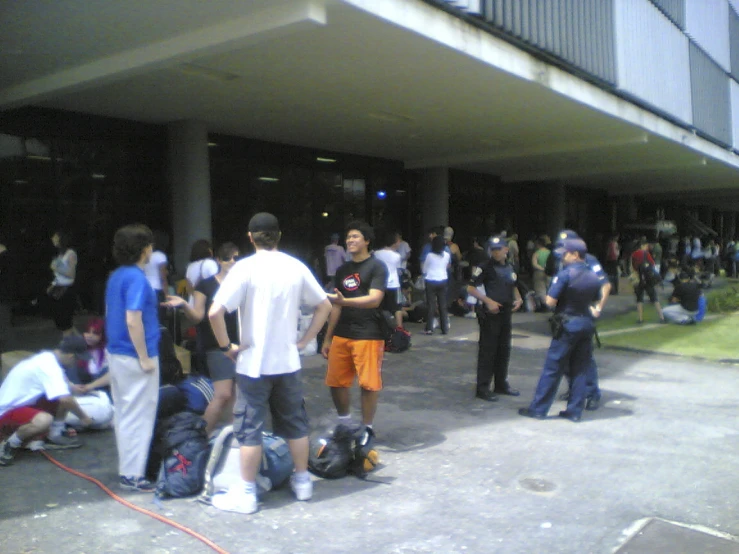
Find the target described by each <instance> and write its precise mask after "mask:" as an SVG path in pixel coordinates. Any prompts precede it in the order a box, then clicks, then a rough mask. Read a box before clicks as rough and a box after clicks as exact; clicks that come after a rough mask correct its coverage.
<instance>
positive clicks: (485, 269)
mask: <svg viewBox="0 0 739 554" xmlns="http://www.w3.org/2000/svg"><path fill="white" fill-rule="evenodd" d="M487 246H488V253H489V254H490V260H488V261H487V262H485V263H484V264H483V265H482V266H480V267H475V268H473V270H472V278H471V279H470V281H469V283H468V284H467V292H468V293H469V294H470V295H471V296H474V297H475V298H477V300H479V302H478V305H477V306H478V308H477V322H478V323H479V325H480V342H479V350H478V354H477V388H476V391H475V396H476V397H477V398H480V399H482V400H487V401H488V402H493V401H495V400H497V399H498V397H497V396H496V395H495V393H498V394H507V395H509V396H518V395H519V394H520V393H519V392H518V391H517V390H516V389H514V388H512V387H511V386H510V385H509V384H508V361H509V360H510V357H511V331H512V314H513V312H515V311H516V310H518V309H519V308H520V307H521V305H522V304H523V301H522V300H521V294H520V293H519V292H518V288H517V287H516V283H517V281H518V277H517V276H516V272H515V271H514V270H513V266H512V265H511V264H509V263H508V261H507V259H506V258H507V256H508V244H507V243H506V240H505V238H503V237H492V238H491V239H490V240H489V241H488V244H487ZM479 286H483V287H484V290H485V293H484V294H483V293H482V292H481V291H480V290H479V289H478V288H477V287H479ZM491 384H493V385H494V387H493V390H492V391H491V390H490V385H491Z"/></svg>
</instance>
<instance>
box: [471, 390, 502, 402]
mask: <svg viewBox="0 0 739 554" xmlns="http://www.w3.org/2000/svg"><path fill="white" fill-rule="evenodd" d="M475 398H479V399H480V400H485V401H487V402H497V401H498V397H497V396H495V395H494V394H493V393H492V392H490V391H489V390H485V391H477V393H476V394H475Z"/></svg>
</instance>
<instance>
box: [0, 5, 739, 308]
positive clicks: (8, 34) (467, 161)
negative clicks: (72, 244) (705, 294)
mask: <svg viewBox="0 0 739 554" xmlns="http://www.w3.org/2000/svg"><path fill="white" fill-rule="evenodd" d="M737 10H739V6H738V5H737V2H736V0H592V1H588V2H573V1H570V0H547V1H544V0H480V1H474V0H466V1H463V0H458V1H445V0H425V1H424V0H271V1H267V0H253V1H251V2H248V3H245V2H239V1H236V0H233V1H232V0H224V1H222V2H218V3H217V4H213V3H207V5H206V3H201V2H197V1H196V0H183V1H182V2H180V3H179V4H178V7H177V10H176V11H175V10H173V9H172V8H171V7H169V6H168V5H166V4H161V3H151V2H144V1H143V0H133V1H132V2H127V3H122V2H121V3H116V2H112V3H107V4H105V5H97V4H95V5H92V4H90V3H89V2H84V1H83V0H68V1H66V2H60V3H55V4H52V5H49V4H48V3H44V2H40V1H35V0H29V1H28V2H22V3H13V4H12V5H10V6H8V7H7V8H4V10H3V12H2V14H1V15H0V17H2V24H3V29H4V33H3V37H2V38H1V39H0V47H2V51H3V56H2V57H0V74H1V75H2V76H3V77H4V78H3V79H2V83H3V84H2V85H0V110H2V111H0V170H1V173H0V193H1V197H2V199H3V201H2V205H0V216H1V217H2V226H3V228H4V229H5V233H6V234H8V235H10V240H11V242H14V243H15V244H16V245H17V250H19V251H20V252H22V256H23V265H24V268H25V270H27V271H28V272H29V279H27V280H24V285H23V286H24V287H26V288H27V289H28V290H24V291H22V296H28V297H30V296H32V295H33V294H34V290H35V289H36V288H38V284H37V282H43V281H45V280H46V279H47V277H48V275H46V273H47V267H48V257H49V255H50V253H49V242H48V237H49V235H50V233H51V232H53V229H55V228H58V227H66V228H69V229H71V230H73V231H74V234H75V236H76V239H77V240H76V242H77V245H78V248H79V249H80V250H81V254H82V255H83V257H82V259H83V260H84V262H83V263H82V265H81V271H83V272H87V275H89V279H90V282H97V283H99V282H100V281H101V280H104V276H105V275H106V272H107V270H108V269H109V267H110V259H109V258H110V256H109V245H110V238H111V236H112V233H113V232H114V230H115V229H116V228H117V227H118V226H120V225H122V224H125V223H128V222H130V221H134V220H135V221H143V222H145V223H148V224H149V225H151V226H152V227H154V228H157V229H160V230H163V231H165V232H166V233H167V234H168V235H169V236H170V237H171V243H170V244H169V245H168V249H169V251H170V253H171V254H172V255H173V257H174V259H175V261H176V266H177V267H178V269H182V268H183V267H184V265H185V264H186V262H187V257H188V254H189V247H190V244H191V243H192V241H194V240H195V239H197V238H201V237H208V238H212V239H213V240H214V242H216V243H219V242H222V241H225V240H236V241H243V238H244V235H243V234H244V227H245V222H246V221H248V219H249V216H250V215H251V214H253V213H255V212H256V211H260V210H270V211H274V212H275V213H276V214H277V215H278V216H279V217H280V219H281V221H282V222H283V226H284V228H285V229H284V246H285V248H286V249H287V250H288V251H291V252H293V253H295V254H296V255H298V256H300V257H301V258H303V259H304V260H305V261H306V262H307V263H309V264H311V265H314V266H315V265H316V260H320V253H321V249H322V246H323V245H324V244H325V243H326V242H327V240H328V236H329V235H330V234H331V233H332V232H338V231H341V229H342V228H343V226H344V225H345V224H346V223H347V222H348V221H349V220H350V219H352V218H355V217H359V218H364V219H367V220H368V221H370V222H371V223H373V224H375V225H377V226H379V227H382V228H387V229H397V230H399V231H401V232H402V233H403V234H404V236H405V237H406V238H407V239H409V241H410V242H411V244H412V245H413V246H414V247H416V248H418V247H420V244H421V243H422V241H423V239H424V236H425V232H426V230H427V229H428V227H430V226H433V225H442V224H443V225H446V224H450V225H451V226H452V227H454V228H455V229H456V231H457V237H458V239H459V241H460V242H461V243H462V245H463V247H464V246H465V244H466V242H467V241H468V239H469V238H471V237H472V236H475V235H486V234H489V233H492V232H497V231H500V230H502V229H509V230H515V231H517V232H518V233H519V235H520V236H521V237H528V236H530V235H533V234H539V233H542V232H549V233H551V232H553V231H555V230H556V229H558V228H561V227H563V226H569V227H574V228H576V229H578V231H580V232H581V233H582V234H584V235H585V236H587V237H589V238H590V237H596V236H604V235H606V234H607V233H609V232H611V231H614V230H617V229H623V228H625V226H626V225H628V224H631V223H634V222H637V223H638V222H645V221H649V220H651V219H655V218H657V217H666V218H667V219H672V220H675V221H676V222H677V223H678V228H679V229H680V230H681V231H682V232H685V233H693V232H698V231H697V230H694V229H693V228H692V227H691V225H693V224H692V223H691V222H695V221H699V222H701V223H702V225H703V227H709V228H712V229H714V230H716V231H717V232H718V233H719V234H721V235H723V236H732V235H734V234H736V212H737V211H739V155H738V154H737V152H739V15H738V14H737V13H738V12H737ZM703 227H701V228H703Z"/></svg>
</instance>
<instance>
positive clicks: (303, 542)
mask: <svg viewBox="0 0 739 554" xmlns="http://www.w3.org/2000/svg"><path fill="white" fill-rule="evenodd" d="M619 298H624V300H623V301H622V303H623V308H624V309H626V307H627V303H628V304H629V305H631V306H633V304H631V302H633V300H632V297H631V296H630V295H629V296H628V299H627V297H626V296H623V297H616V301H615V302H613V303H612V304H611V310H617V309H618V308H619V306H618V304H619V300H618V299H619ZM515 325H516V329H515V331H514V333H515V335H517V337H516V339H515V342H516V343H518V345H517V346H516V347H515V348H514V352H513V356H512V360H511V368H510V375H511V376H510V382H511V384H512V385H513V386H514V387H516V388H519V389H521V391H522V395H521V397H519V398H512V397H502V398H501V399H500V400H499V401H498V402H495V403H487V402H483V401H480V400H476V399H474V397H473V394H474V374H475V357H476V344H475V342H474V340H475V331H476V322H475V321H474V320H467V319H461V318H454V319H453V320H452V328H451V332H450V334H449V335H448V336H446V337H442V336H441V335H434V336H423V335H422V334H420V330H421V327H420V326H419V325H414V326H411V331H413V333H414V334H413V347H412V349H411V350H410V351H408V352H406V353H403V354H388V355H387V356H386V361H385V366H384V370H383V375H384V379H385V390H384V391H383V393H382V396H381V402H380V407H379V410H378V415H377V419H376V426H375V427H376V430H377V438H378V450H379V451H380V454H381V462H382V466H381V468H380V469H378V470H377V471H376V472H375V473H373V474H372V475H371V477H370V479H368V480H367V481H360V480H358V479H356V478H353V477H347V478H345V479H341V480H337V481H321V480H319V481H317V482H316V484H315V494H314V498H313V500H312V501H310V502H307V503H298V502H295V501H294V500H293V499H292V497H291V495H290V493H289V491H287V490H278V491H273V492H270V493H268V494H267V495H265V497H264V498H263V505H262V509H261V511H260V512H259V513H258V514H256V515H253V516H242V515H238V514H229V513H223V512H219V511H217V510H215V509H214V508H211V507H205V506H202V505H200V504H198V503H195V502H192V501H189V500H174V501H167V502H164V503H163V506H162V507H161V508H160V507H158V506H157V505H155V504H153V503H152V497H151V495H132V494H125V495H124V497H125V498H127V499H128V500H130V501H132V502H135V503H136V504H138V505H141V506H144V507H146V508H149V509H152V510H154V511H156V512H158V513H160V514H163V515H166V516H167V517H170V518H171V519H173V520H175V521H177V522H179V523H181V524H184V525H186V526H188V527H191V528H193V529H195V530H197V531H198V532H201V533H203V534H204V535H206V536H207V537H209V538H210V539H211V540H213V541H214V542H216V543H217V544H219V545H220V546H221V547H222V548H223V549H225V550H226V551H228V552H231V553H238V552H250V553H251V552H264V553H292V552H305V553H313V552H315V553H321V554H327V553H346V552H378V553H380V552H381V553H399V554H400V553H402V554H406V553H426V552H428V553H452V552H455V553H462V552H465V553H472V552H474V553H477V552H480V553H489V552H496V553H497V552H500V553H528V552H547V553H560V552H561V553H583V552H588V553H589V552H592V553H609V552H614V551H615V550H616V549H617V548H619V547H620V546H622V545H623V543H624V542H625V541H626V540H627V539H628V538H629V537H630V536H631V534H633V533H634V532H636V531H637V530H638V526H639V524H640V523H639V522H643V520H644V518H651V517H658V518H663V519H665V520H668V521H676V522H681V523H684V524H689V525H698V526H704V527H707V528H710V529H714V530H717V531H719V532H722V533H726V534H727V535H728V536H729V537H730V538H731V537H732V536H734V537H735V536H739V500H737V499H738V498H739V494H737V493H739V480H737V478H736V471H737V462H739V426H738V425H737V418H736V398H737V397H738V396H739V368H738V367H736V366H731V365H722V364H711V363H705V362H696V361H693V360H688V359H676V358H667V357H660V356H648V355H637V354H630V353H622V352H616V351H598V352H597V359H598V363H599V367H600V374H601V387H602V389H603V391H604V396H603V404H602V407H601V409H600V410H598V411H597V412H585V415H584V418H583V421H582V422H581V423H577V424H575V423H571V422H569V421H566V420H561V419H560V418H557V417H552V418H550V419H549V420H545V421H536V420H530V419H526V418H522V417H520V416H518V414H517V413H516V410H517V409H518V408H519V407H523V406H526V405H527V404H528V401H529V400H530V399H531V395H532V394H533V389H534V387H535V384H536V381H537V379H538V375H539V371H540V368H541V365H542V362H543V360H544V355H545V348H546V344H547V341H546V340H541V338H539V339H538V340H533V341H532V340H531V339H532V338H534V339H536V336H537V335H538V334H539V333H538V331H539V330H541V331H542V332H543V330H544V329H545V328H546V316H543V315H540V314H517V315H516V316H515ZM532 331H537V332H532ZM21 334H22V335H23V334H25V335H26V339H27V340H28V339H30V335H31V334H32V333H21ZM527 340H528V343H526V341H527ZM304 362H305V369H304V379H305V383H306V403H307V407H308V412H309V414H310V416H311V418H312V425H313V427H314V429H315V430H316V431H319V430H321V429H324V428H326V427H327V426H328V425H330V424H331V421H332V417H333V416H332V414H333V410H332V406H331V402H330V398H329V395H328V391H327V390H326V388H325V387H324V386H323V372H324V362H323V360H322V359H321V358H320V357H319V356H314V357H311V358H306V359H305V360H304ZM353 400H354V404H355V406H356V401H357V400H358V398H357V395H356V394H354V396H353ZM563 405H564V403H562V402H557V403H555V405H554V406H553V408H552V411H551V414H553V415H556V413H557V412H558V411H559V410H560V409H562V408H563ZM83 439H84V440H85V442H86V445H85V446H84V447H83V448H82V449H79V450H77V451H67V452H59V453H54V456H55V457H56V458H57V459H59V460H60V461H61V462H63V463H65V464H67V465H69V466H70V467H72V468H75V469H77V470H79V471H82V472H85V473H88V474H90V475H92V476H94V477H97V478H99V479H100V480H101V481H102V482H103V483H105V484H107V485H108V486H111V487H112V488H113V490H114V491H115V492H118V491H117V490H116V488H115V485H114V484H115V482H116V461H115V460H116V454H115V445H114V439H113V433H112V432H98V433H92V434H86V435H84V436H83ZM0 483H2V489H1V490H2V491H3V495H2V498H3V500H2V501H0V537H2V540H1V541H0V542H1V543H2V546H1V547H0V551H2V552H8V553H15V552H43V553H47V552H48V553H54V554H62V553H67V552H69V553H72V552H74V553H80V552H89V553H92V552H95V553H97V552H152V553H164V552H188V553H199V552H210V551H211V550H210V549H209V548H207V547H206V546H204V545H202V544H201V543H199V542H197V541H196V540H195V539H193V538H191V537H189V536H187V535H185V534H184V533H183V532H181V531H178V530H175V529H173V528H171V527H168V526H166V525H164V524H162V523H160V522H158V521H155V520H153V519H151V518H148V517H146V516H143V515H140V514H137V513H135V512H133V511H132V510H130V509H128V508H125V507H123V506H121V505H119V504H117V503H115V502H114V501H112V500H111V499H110V498H109V497H108V496H106V495H105V494H104V493H103V492H101V490H100V489H98V488H97V487H96V486H94V485H92V484H90V483H88V482H87V481H84V480H82V479H80V478H78V477H75V476H73V475H70V474H68V473H65V472H64V471H62V470H60V469H58V468H57V467H55V466H53V465H52V464H51V463H50V462H48V461H47V460H46V459H44V458H43V457H41V456H40V455H39V454H31V453H24V454H23V455H22V456H21V457H20V459H19V460H18V461H17V463H16V465H14V466H11V467H7V468H0ZM722 540H724V543H723V544H725V545H726V544H728V545H729V548H733V549H734V550H726V551H727V552H732V551H733V552H739V543H737V542H733V541H732V540H727V539H726V538H725V537H724V539H722ZM630 544H631V543H630ZM652 544H654V543H652ZM686 544H687V543H686ZM679 546H680V545H679V544H678V545H677V546H676V548H678V547H679ZM625 548H626V550H623V552H646V551H648V550H628V548H629V546H628V545H627V546H626V547H625ZM662 551H665V550H662ZM673 551H674V552H679V551H680V550H679V548H678V549H676V550H673Z"/></svg>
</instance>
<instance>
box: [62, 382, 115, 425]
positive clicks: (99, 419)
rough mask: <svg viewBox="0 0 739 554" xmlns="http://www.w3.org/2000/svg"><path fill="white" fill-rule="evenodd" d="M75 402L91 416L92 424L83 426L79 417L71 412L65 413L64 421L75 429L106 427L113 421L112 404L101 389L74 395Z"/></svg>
mask: <svg viewBox="0 0 739 554" xmlns="http://www.w3.org/2000/svg"><path fill="white" fill-rule="evenodd" d="M74 398H75V400H77V404H79V405H80V408H82V409H83V410H84V411H85V413H86V414H87V415H88V416H89V417H91V418H92V422H93V423H92V425H90V426H89V427H85V426H84V425H82V423H80V418H78V417H77V416H76V415H74V414H73V413H72V412H69V413H68V414H67V418H66V419H65V421H66V422H67V425H70V426H72V427H74V428H75V429H108V427H109V426H110V423H111V422H112V421H113V404H112V403H111V401H110V397H109V396H108V395H107V394H105V393H104V392H103V391H92V392H90V393H88V394H83V395H81V396H75V397H74Z"/></svg>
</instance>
